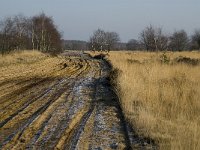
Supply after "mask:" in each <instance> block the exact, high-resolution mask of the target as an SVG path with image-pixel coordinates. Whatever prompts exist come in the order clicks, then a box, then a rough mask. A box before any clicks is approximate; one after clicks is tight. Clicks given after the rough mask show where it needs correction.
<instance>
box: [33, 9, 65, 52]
mask: <svg viewBox="0 0 200 150" xmlns="http://www.w3.org/2000/svg"><path fill="white" fill-rule="evenodd" d="M30 29H31V35H32V36H31V41H32V48H33V49H38V50H41V51H44V52H49V51H51V52H53V51H54V52H58V51H60V50H61V49H62V41H61V34H60V33H59V31H58V29H57V27H56V26H55V25H54V22H53V19H52V18H51V17H48V16H46V15H45V14H44V13H42V14H40V15H38V16H34V17H32V19H31V27H30Z"/></svg>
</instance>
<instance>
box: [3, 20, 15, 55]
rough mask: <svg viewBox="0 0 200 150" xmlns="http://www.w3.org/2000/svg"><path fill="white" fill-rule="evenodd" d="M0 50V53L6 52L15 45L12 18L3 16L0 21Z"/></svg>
mask: <svg viewBox="0 0 200 150" xmlns="http://www.w3.org/2000/svg"><path fill="white" fill-rule="evenodd" d="M0 34H1V41H0V46H1V47H0V50H1V53H5V52H8V51H10V50H12V49H14V47H15V31H14V22H13V20H12V18H10V17H8V18H5V19H4V20H3V21H1V22H0Z"/></svg>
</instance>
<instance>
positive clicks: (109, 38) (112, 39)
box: [89, 29, 120, 51]
mask: <svg viewBox="0 0 200 150" xmlns="http://www.w3.org/2000/svg"><path fill="white" fill-rule="evenodd" d="M119 41H120V38H119V35H118V34H117V33H116V32H105V31H104V30H102V29H98V30H96V31H94V33H93V35H92V36H91V37H90V40H89V47H90V48H91V49H92V50H94V51H110V50H111V49H113V48H114V46H115V44H116V43H117V42H119Z"/></svg>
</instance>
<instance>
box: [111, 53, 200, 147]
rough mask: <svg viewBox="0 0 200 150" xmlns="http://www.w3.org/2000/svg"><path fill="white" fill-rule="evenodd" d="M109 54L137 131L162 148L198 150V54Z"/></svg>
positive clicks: (121, 98)
mask: <svg viewBox="0 0 200 150" xmlns="http://www.w3.org/2000/svg"><path fill="white" fill-rule="evenodd" d="M109 55H110V57H109V60H110V61H111V63H112V64H113V66H114V68H115V70H114V73H115V76H114V77H115V83H116V84H115V87H116V91H117V92H118V95H119V97H120V103H121V105H122V108H123V111H124V113H125V116H126V118H127V119H128V120H129V122H130V123H131V125H132V126H133V127H134V128H135V129H136V130H137V133H138V134H139V135H140V136H146V137H150V138H153V139H154V140H155V141H156V142H157V143H158V145H159V147H160V149H185V150H188V149H195V150H197V149H200V140H199V139H200V117H199V116H200V101H199V97H200V79H199V76H200V72H199V69H200V53H199V52H197V51H192V52H166V53H162V52H138V51H137V52H127V51H126V52H110V53H109ZM116 75H117V76H116Z"/></svg>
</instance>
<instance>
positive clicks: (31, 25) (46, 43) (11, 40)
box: [0, 13, 62, 53]
mask: <svg viewBox="0 0 200 150" xmlns="http://www.w3.org/2000/svg"><path fill="white" fill-rule="evenodd" d="M22 49H38V50H41V51H44V52H51V53H58V52H60V51H61V50H62V41H61V34H60V33H59V31H58V30H57V27H56V26H55V25H54V23H53V19H52V18H51V17H48V16H46V15H45V14H44V13H42V14H40V15H38V16H34V17H30V18H27V17H24V16H23V15H16V16H14V17H7V18H5V19H4V20H2V21H0V52H1V53H6V52H10V51H12V50H22Z"/></svg>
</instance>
